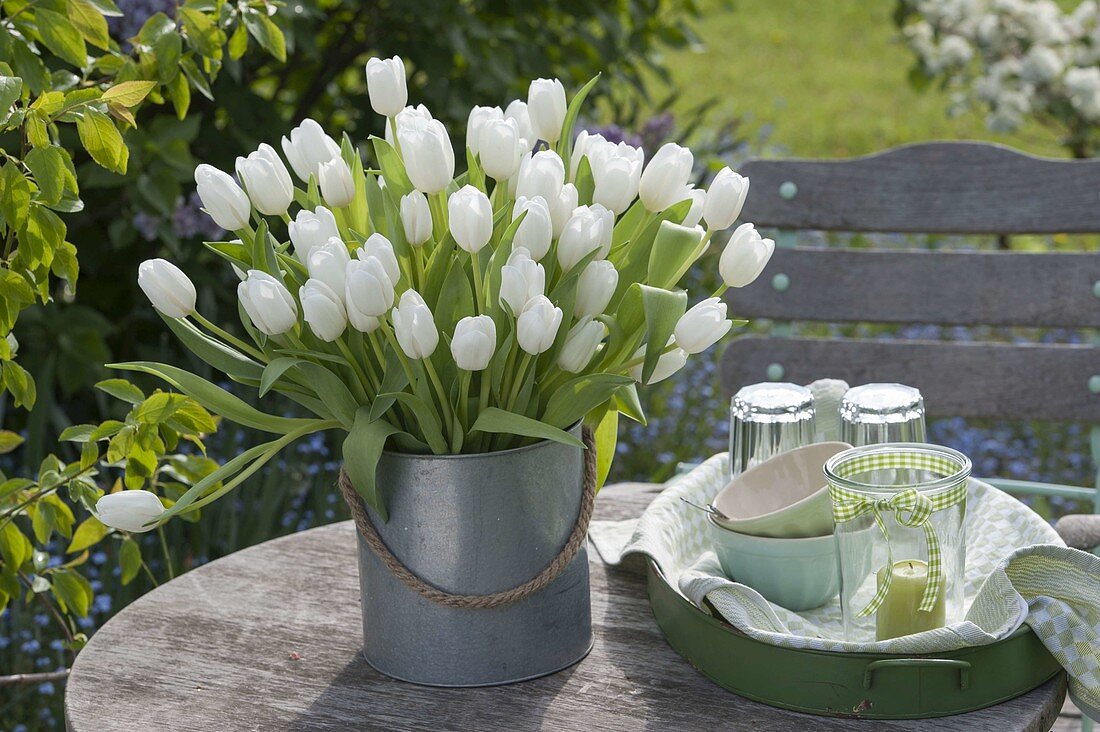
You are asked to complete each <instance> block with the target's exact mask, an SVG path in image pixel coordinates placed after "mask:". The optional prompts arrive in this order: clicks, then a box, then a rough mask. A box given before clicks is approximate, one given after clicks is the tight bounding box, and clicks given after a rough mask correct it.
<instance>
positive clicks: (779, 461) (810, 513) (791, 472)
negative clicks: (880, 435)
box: [713, 442, 851, 539]
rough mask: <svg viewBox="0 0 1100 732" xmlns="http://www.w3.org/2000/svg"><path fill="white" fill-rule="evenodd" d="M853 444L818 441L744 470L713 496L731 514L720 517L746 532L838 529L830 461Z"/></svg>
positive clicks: (795, 534)
mask: <svg viewBox="0 0 1100 732" xmlns="http://www.w3.org/2000/svg"><path fill="white" fill-rule="evenodd" d="M850 447H851V445H849V444H848V443H846V442H819V443H816V444H813V445H805V446H803V447H799V448H796V449H794V450H790V451H788V452H785V453H782V454H780V455H776V456H775V457H773V458H771V459H769V460H765V461H764V462H762V463H760V464H759V465H754V466H753V467H751V468H749V469H748V470H746V471H745V472H744V473H741V474H740V475H738V476H737V477H736V478H734V479H733V480H732V481H730V482H729V483H728V484H727V485H726V487H725V488H723V489H722V490H721V491H719V492H718V495H717V496H715V497H714V501H713V503H714V505H715V507H716V508H717V509H718V510H719V511H721V512H722V513H724V514H726V516H728V517H729V518H728V519H718V522H719V523H720V524H721V525H722V526H724V527H725V528H727V529H730V530H732V531H736V532H738V533H741V534H752V535H753V536H768V537H776V538H788V539H794V538H805V537H811V536H824V535H826V534H830V535H831V534H832V533H833V507H832V503H831V502H830V500H829V491H828V488H827V486H826V483H825V474H824V472H823V468H824V467H825V461H826V460H828V459H829V458H831V457H832V456H833V455H836V454H837V453H839V452H843V451H844V450H847V449H849V448H850Z"/></svg>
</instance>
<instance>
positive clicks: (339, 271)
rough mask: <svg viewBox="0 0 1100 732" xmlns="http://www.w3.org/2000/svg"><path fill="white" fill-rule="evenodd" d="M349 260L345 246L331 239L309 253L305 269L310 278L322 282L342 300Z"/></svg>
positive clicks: (338, 240) (341, 242)
mask: <svg viewBox="0 0 1100 732" xmlns="http://www.w3.org/2000/svg"><path fill="white" fill-rule="evenodd" d="M350 259H351V254H349V253H348V247H347V245H346V244H344V242H343V241H342V240H340V239H337V238H336V237H333V238H332V239H329V240H328V241H327V242H325V243H324V244H322V245H321V246H319V247H316V248H314V250H313V251H311V252H310V253H309V259H308V260H306V269H307V270H309V276H310V277H312V278H313V279H315V280H319V281H320V282H324V283H325V284H326V285H328V286H329V288H330V289H331V290H332V291H333V292H335V293H336V294H337V295H338V296H339V297H340V298H341V299H343V296H344V278H345V275H346V270H347V267H348V261H349V260H350Z"/></svg>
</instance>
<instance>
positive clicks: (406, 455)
mask: <svg viewBox="0 0 1100 732" xmlns="http://www.w3.org/2000/svg"><path fill="white" fill-rule="evenodd" d="M582 421H583V420H577V421H576V422H574V423H573V424H572V425H570V426H569V427H567V428H566V429H565V430H564V431H565V432H569V433H570V434H572V433H573V431H574V430H576V429H577V428H578V427H580V426H581V422H582ZM554 444H556V445H562V446H563V447H572V446H571V445H565V444H563V443H561V442H555V441H554V440H549V439H547V440H539V441H537V442H532V443H531V444H530V445H520V446H519V447H510V448H508V449H507V450H491V451H489V452H470V453H459V454H457V455H455V454H453V453H446V454H443V455H434V454H432V453H430V452H429V453H419V452H400V451H398V450H383V451H382V454H383V455H385V456H386V457H392V458H399V459H402V460H447V461H451V460H478V459H486V458H490V457H498V456H501V455H516V454H518V453H521V452H524V451H527V450H533V449H535V448H537V447H544V446H546V445H554ZM579 449H582V450H583V449H584V448H579Z"/></svg>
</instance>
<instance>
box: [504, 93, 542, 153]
mask: <svg viewBox="0 0 1100 732" xmlns="http://www.w3.org/2000/svg"><path fill="white" fill-rule="evenodd" d="M504 118H505V119H514V120H515V121H516V129H517V130H519V137H520V139H521V140H523V152H525V153H528V152H531V148H533V147H534V146H535V143H536V142H538V138H536V137H535V128H534V127H532V126H531V115H530V114H529V113H528V111H527V102H525V101H523V100H521V99H514V100H512V101H511V102H509V104H508V106H507V107H505V108H504Z"/></svg>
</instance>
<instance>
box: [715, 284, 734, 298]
mask: <svg viewBox="0 0 1100 732" xmlns="http://www.w3.org/2000/svg"><path fill="white" fill-rule="evenodd" d="M729 288H730V286H729V285H727V284H725V283H724V282H723V283H722V285H721V286H720V287H719V288H718V289H717V290H715V291H714V294H713V295H711V297H722V295H724V294H725V293H726V290H728V289H729Z"/></svg>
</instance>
